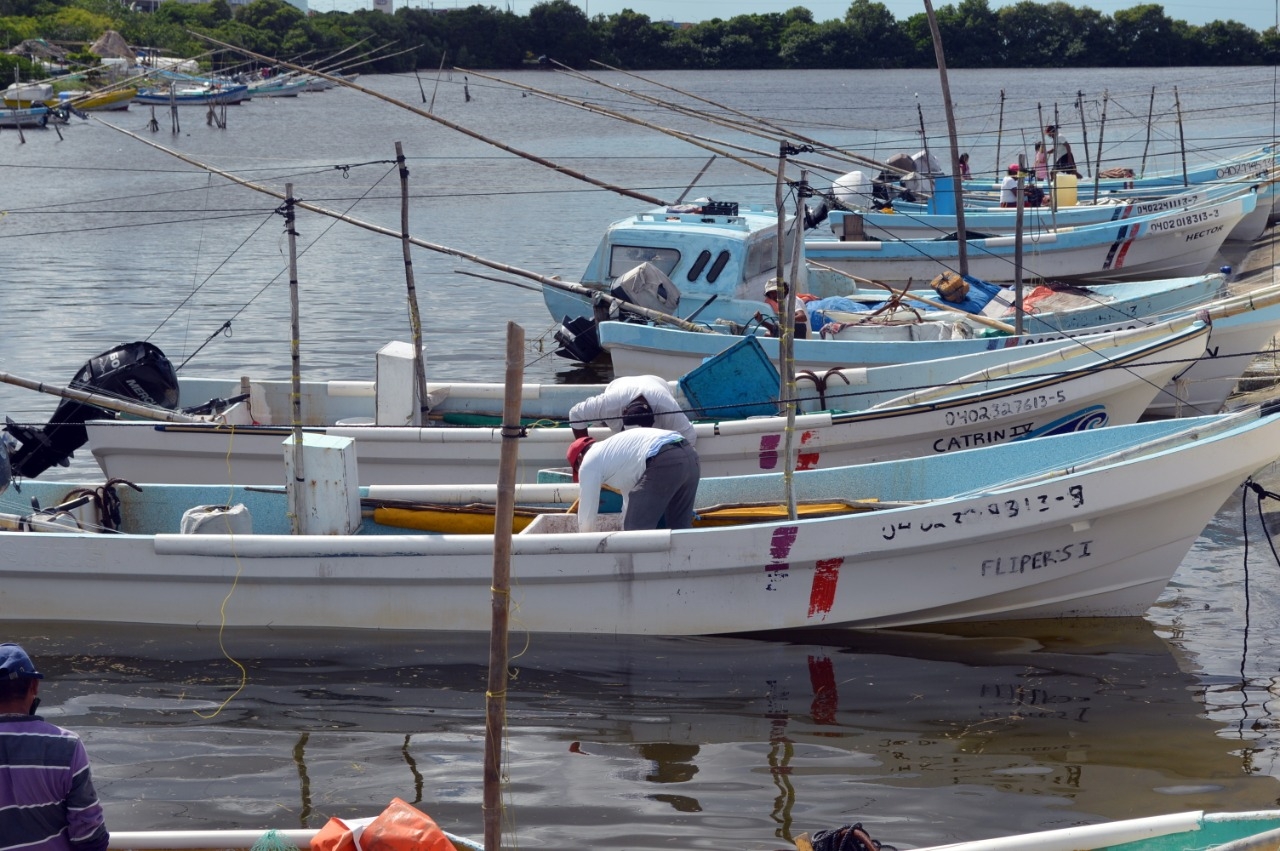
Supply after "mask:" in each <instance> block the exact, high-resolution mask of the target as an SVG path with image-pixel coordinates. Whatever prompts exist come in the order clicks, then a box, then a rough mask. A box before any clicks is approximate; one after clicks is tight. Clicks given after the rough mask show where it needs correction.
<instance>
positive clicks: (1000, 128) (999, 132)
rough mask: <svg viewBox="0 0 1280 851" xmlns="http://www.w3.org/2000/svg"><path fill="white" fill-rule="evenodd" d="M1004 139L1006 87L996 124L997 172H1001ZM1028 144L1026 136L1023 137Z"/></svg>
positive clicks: (1001, 92) (1001, 98)
mask: <svg viewBox="0 0 1280 851" xmlns="http://www.w3.org/2000/svg"><path fill="white" fill-rule="evenodd" d="M1002 141H1004V89H1001V90H1000V121H999V122H998V123H997V125H996V172H995V173H996V174H999V173H1000V143H1001V142H1002ZM1023 144H1026V137H1025V136H1024V137H1023Z"/></svg>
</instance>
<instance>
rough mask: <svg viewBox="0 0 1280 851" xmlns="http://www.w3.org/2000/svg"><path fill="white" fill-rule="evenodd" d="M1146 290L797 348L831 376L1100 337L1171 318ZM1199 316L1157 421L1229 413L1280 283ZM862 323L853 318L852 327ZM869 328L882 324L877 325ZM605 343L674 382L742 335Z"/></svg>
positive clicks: (668, 331)
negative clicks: (1019, 328)
mask: <svg viewBox="0 0 1280 851" xmlns="http://www.w3.org/2000/svg"><path fill="white" fill-rule="evenodd" d="M1219 280H1221V279H1220V278H1219ZM1142 286H1143V285H1141V284H1115V285H1109V286H1106V287H1097V288H1094V290H1093V292H1095V293H1099V294H1100V295H1101V294H1105V293H1109V292H1111V291H1112V289H1113V287H1114V289H1115V291H1116V292H1117V293H1119V292H1121V291H1122V290H1123V289H1124V288H1127V287H1136V288H1139V289H1136V290H1133V291H1132V292H1131V295H1133V296H1135V300H1127V299H1118V300H1116V301H1108V300H1106V299H1105V297H1099V300H1098V302H1097V303H1096V304H1095V305H1094V306H1093V307H1092V308H1091V309H1089V308H1086V309H1079V310H1069V311H1061V312H1058V311H1053V312H1045V313H1039V314H1030V315H1028V316H1026V317H1024V320H1025V329H1026V333H1025V334H1023V335H1022V336H992V335H980V333H979V332H980V330H981V329H983V326H980V325H972V326H970V325H968V324H967V323H966V320H964V319H958V320H957V317H956V316H955V314H949V315H948V316H947V317H946V318H945V319H944V318H943V317H942V316H940V315H938V314H926V315H925V318H924V319H923V320H921V321H916V322H908V323H903V324H897V325H892V326H888V327H885V326H881V325H876V324H870V325H859V324H847V325H844V326H843V327H839V326H829V327H828V328H827V329H824V331H827V330H830V331H831V334H830V336H826V337H825V338H812V339H801V340H796V341H795V360H796V368H797V369H798V370H809V371H812V372H817V373H822V372H825V371H826V370H829V369H839V368H843V367H849V366H874V365H877V364H883V363H910V362H913V361H915V360H917V359H930V358H945V357H955V356H959V355H963V354H965V353H966V352H973V351H979V350H983V349H990V348H998V347H1016V346H1022V345H1026V344H1027V343H1033V342H1040V341H1043V340H1045V339H1051V338H1053V337H1058V336H1061V335H1064V334H1079V333H1084V332H1089V333H1096V332H1098V331H1102V330H1111V329H1116V328H1132V327H1139V326H1141V325H1144V324H1147V323H1151V322H1161V321H1165V320H1166V319H1167V317H1168V315H1169V314H1165V313H1164V312H1163V310H1161V309H1160V308H1159V307H1158V305H1160V304H1170V303H1171V302H1167V301H1165V300H1164V299H1163V298H1162V297H1160V296H1159V295H1157V296H1156V298H1155V299H1154V300H1153V299H1150V298H1148V299H1147V300H1142V299H1141V298H1139V293H1140V292H1141V287H1142ZM1192 291H1194V290H1189V292H1192ZM1153 308H1154V311H1153V310H1152V309H1153ZM1196 310H1197V311H1199V312H1200V313H1202V314H1203V315H1204V316H1205V317H1206V318H1207V319H1208V320H1209V321H1210V323H1211V328H1210V332H1209V343H1208V345H1207V346H1206V350H1207V353H1208V356H1207V357H1205V358H1202V359H1201V360H1200V361H1199V362H1197V363H1196V364H1195V365H1194V366H1193V367H1191V369H1190V370H1188V371H1187V372H1185V373H1183V374H1182V375H1180V376H1179V378H1178V382H1177V384H1176V386H1174V385H1170V386H1166V387H1165V389H1164V392H1162V393H1161V394H1159V395H1157V396H1156V397H1155V398H1154V399H1153V400H1152V405H1151V407H1150V408H1149V409H1148V413H1150V414H1153V415H1160V416H1167V415H1175V414H1178V415H1180V414H1185V413H1192V414H1194V413H1215V412H1217V411H1219V410H1221V408H1222V406H1223V405H1224V404H1225V403H1226V400H1227V397H1228V396H1229V395H1230V394H1231V392H1232V390H1234V389H1235V386H1236V382H1237V381H1238V380H1239V378H1240V376H1241V374H1242V373H1243V372H1244V371H1245V370H1246V369H1247V368H1248V366H1249V364H1250V363H1251V362H1252V361H1253V359H1254V358H1255V357H1257V356H1258V354H1259V352H1261V351H1263V350H1265V348H1266V346H1267V341H1268V340H1270V339H1271V337H1273V336H1274V335H1275V334H1276V332H1277V330H1278V329H1280V284H1273V285H1271V286H1268V287H1263V288H1259V289H1257V290H1254V291H1252V292H1245V293H1239V294H1236V295H1226V296H1225V297H1221V298H1216V299H1211V300H1208V301H1206V302H1204V303H1203V304H1202V305H1200V306H1199V307H1198V308H1196ZM1001 319H1002V320H1003V321H1005V322H1013V321H1014V319H1013V317H1011V316H1008V315H1003V316H1001ZM856 321H857V320H856V319H850V322H851V323H856ZM869 321H870V322H872V323H874V322H875V320H874V319H873V320H869ZM966 328H967V330H965V329H966ZM832 329H834V330H832ZM599 339H600V343H601V345H603V346H604V348H605V349H606V350H607V351H608V352H609V355H610V358H611V359H612V361H613V370H614V373H615V374H616V375H659V376H662V377H664V378H674V377H677V376H680V375H684V374H685V373H686V372H688V371H689V370H691V369H694V368H695V367H697V365H698V364H700V363H702V361H703V360H705V359H706V358H708V357H713V356H714V355H716V354H718V353H720V352H722V351H724V350H725V349H727V348H728V347H729V346H732V345H733V344H734V343H735V342H737V339H738V338H737V337H735V336H733V335H729V334H700V333H692V332H688V331H683V330H680V329H677V328H662V327H657V326H646V325H641V324H637V323H632V322H602V323H600V326H599ZM759 341H760V345H761V347H762V348H763V350H764V352H765V353H766V355H767V356H768V357H769V358H770V359H771V360H772V361H773V362H774V363H777V358H778V341H777V339H775V338H772V337H765V336H761V337H759Z"/></svg>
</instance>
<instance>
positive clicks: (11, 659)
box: [0, 644, 44, 680]
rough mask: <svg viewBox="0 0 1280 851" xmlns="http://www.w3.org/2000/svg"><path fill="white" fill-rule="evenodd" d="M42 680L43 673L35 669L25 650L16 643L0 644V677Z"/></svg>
mask: <svg viewBox="0 0 1280 851" xmlns="http://www.w3.org/2000/svg"><path fill="white" fill-rule="evenodd" d="M20 677H21V678H24V679H29V680H43V679H44V674H42V673H40V672H39V671H37V670H36V666H35V665H34V664H32V662H31V657H30V656H28V655H27V651H25V650H23V649H22V648H21V647H19V646H18V645H16V644H0V679H4V680H16V679H18V678H20Z"/></svg>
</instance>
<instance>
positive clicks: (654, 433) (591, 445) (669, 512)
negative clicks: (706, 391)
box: [565, 427, 702, 532]
mask: <svg viewBox="0 0 1280 851" xmlns="http://www.w3.org/2000/svg"><path fill="white" fill-rule="evenodd" d="M565 459H566V460H567V461H568V462H569V466H571V467H573V480H574V481H575V482H579V483H580V484H581V485H582V488H581V492H580V494H579V498H578V531H579V532H594V531H595V530H596V516H597V514H598V513H599V510H600V488H601V487H602V486H603V485H609V486H610V487H611V488H613V489H615V490H617V491H620V492H621V493H622V528H623V529H624V530H625V531H631V530H634V529H657V528H658V522H659V521H660V520H661V519H662V518H663V517H664V516H665V517H666V519H667V524H666V525H667V528H669V529H688V528H689V527H690V526H692V525H693V503H694V499H695V498H696V497H697V495H698V480H699V479H700V478H701V477H702V469H701V467H700V465H699V463H698V453H697V452H696V451H695V450H694V448H693V447H692V446H690V445H689V443H688V441H686V440H685V439H684V438H683V437H681V436H680V435H679V434H678V433H677V432H674V431H667V430H666V429H661V428H644V427H640V428H629V429H627V430H626V431H623V432H619V433H618V434H615V435H613V436H612V437H610V438H609V439H608V440H601V441H595V440H593V439H592V438H590V437H580V438H578V439H577V440H575V441H574V442H573V443H572V445H570V446H569V451H568V453H567V454H566V456H565Z"/></svg>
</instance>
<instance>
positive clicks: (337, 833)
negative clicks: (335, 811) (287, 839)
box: [311, 818, 360, 851]
mask: <svg viewBox="0 0 1280 851" xmlns="http://www.w3.org/2000/svg"><path fill="white" fill-rule="evenodd" d="M311 851H360V846H359V845H357V844H356V837H355V832H354V831H353V830H352V829H351V828H350V827H348V826H347V823H346V822H344V821H343V820H342V819H340V818H331V819H329V820H328V821H327V822H325V824H324V827H322V828H320V830H319V831H318V832H317V833H316V835H315V836H313V837H311Z"/></svg>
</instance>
